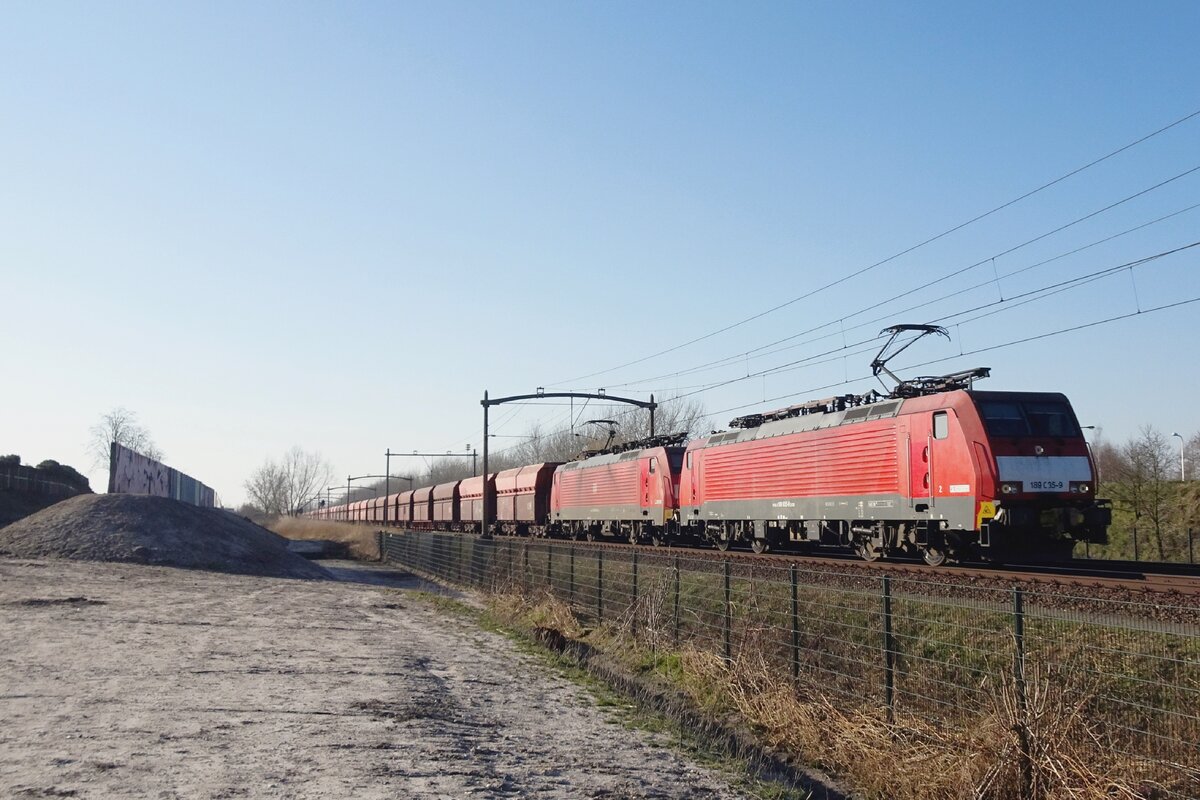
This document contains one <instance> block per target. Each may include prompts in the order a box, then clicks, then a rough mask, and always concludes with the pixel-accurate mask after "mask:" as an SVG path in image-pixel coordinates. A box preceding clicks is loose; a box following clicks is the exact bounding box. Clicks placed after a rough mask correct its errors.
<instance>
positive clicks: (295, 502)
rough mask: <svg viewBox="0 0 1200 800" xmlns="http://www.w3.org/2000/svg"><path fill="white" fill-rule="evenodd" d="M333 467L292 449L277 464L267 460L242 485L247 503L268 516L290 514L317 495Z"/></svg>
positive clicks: (319, 456) (325, 484) (331, 474)
mask: <svg viewBox="0 0 1200 800" xmlns="http://www.w3.org/2000/svg"><path fill="white" fill-rule="evenodd" d="M332 479H333V467H331V466H330V465H329V462H328V461H326V460H325V459H324V458H323V457H322V456H321V454H320V453H317V452H311V453H310V452H308V451H307V450H304V449H303V448H300V447H293V448H292V449H290V450H288V451H287V452H286V453H284V454H283V458H282V459H280V461H279V462H278V463H276V462H274V461H272V460H270V459H267V460H266V461H265V462H263V465H262V466H261V467H259V468H258V469H256V470H255V471H254V472H252V473H250V477H249V478H248V479H247V480H246V482H245V484H243V485H244V486H245V488H246V494H248V495H249V496H250V502H251V503H253V504H254V505H256V506H258V507H259V508H261V509H262V510H263V511H265V512H266V513H268V514H276V515H280V514H293V513H296V512H297V511H298V510H299V509H301V508H303V507H304V506H305V505H307V504H308V503H311V502H313V501H315V500H316V499H317V497H319V496H320V494H321V492H322V491H323V490H324V488H325V487H326V486H327V485H328V484H329V482H330V481H331V480H332Z"/></svg>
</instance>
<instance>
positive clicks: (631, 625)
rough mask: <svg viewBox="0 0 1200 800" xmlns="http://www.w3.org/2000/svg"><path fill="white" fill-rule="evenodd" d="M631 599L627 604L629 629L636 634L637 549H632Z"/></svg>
mask: <svg viewBox="0 0 1200 800" xmlns="http://www.w3.org/2000/svg"><path fill="white" fill-rule="evenodd" d="M632 583H633V600H631V601H630V604H629V610H630V615H629V629H630V630H631V631H632V632H633V633H634V635H636V634H637V601H638V554H637V550H634V551H633V576H632Z"/></svg>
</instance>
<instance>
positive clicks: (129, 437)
mask: <svg viewBox="0 0 1200 800" xmlns="http://www.w3.org/2000/svg"><path fill="white" fill-rule="evenodd" d="M89 433H90V437H91V438H89V439H88V446H87V452H88V454H89V455H90V456H91V457H92V466H94V467H95V468H96V469H108V466H109V465H108V462H109V457H110V455H111V453H112V443H113V442H116V443H117V444H119V445H121V446H122V447H127V448H129V449H130V450H133V451H134V452H136V453H141V454H142V455H144V456H146V457H147V458H152V459H154V460H155V461H162V460H163V459H165V458H166V457H167V456H166V453H164V452H163V451H162V450H160V449H159V447H158V445H156V444H155V443H154V440H153V439H152V438H150V432H149V431H148V430H146V429H145V428H144V427H142V426H141V425H140V424H138V421H137V414H135V413H134V412H132V411H130V410H129V409H127V408H124V407H123V406H118V407H117V408H114V409H113V410H112V411H109V412H108V413H107V414H105V415H104V416H102V417H100V421H99V422H97V423H96V424H95V425H93V426H92V427H91V428H90V429H89Z"/></svg>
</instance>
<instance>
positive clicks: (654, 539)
mask: <svg viewBox="0 0 1200 800" xmlns="http://www.w3.org/2000/svg"><path fill="white" fill-rule="evenodd" d="M666 543H667V539H666V537H665V536H663V535H662V534H661V533H656V534H653V535H652V536H651V537H650V544H652V545H654V546H655V547H663V546H664V545H666Z"/></svg>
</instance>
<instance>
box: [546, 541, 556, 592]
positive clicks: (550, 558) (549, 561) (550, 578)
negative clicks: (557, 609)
mask: <svg viewBox="0 0 1200 800" xmlns="http://www.w3.org/2000/svg"><path fill="white" fill-rule="evenodd" d="M553 566H554V549H553V548H552V547H551V546H550V543H549V542H546V589H547V591H549V592H550V593H551V594H554V574H553V571H552V569H551V568H552V567H553Z"/></svg>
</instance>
